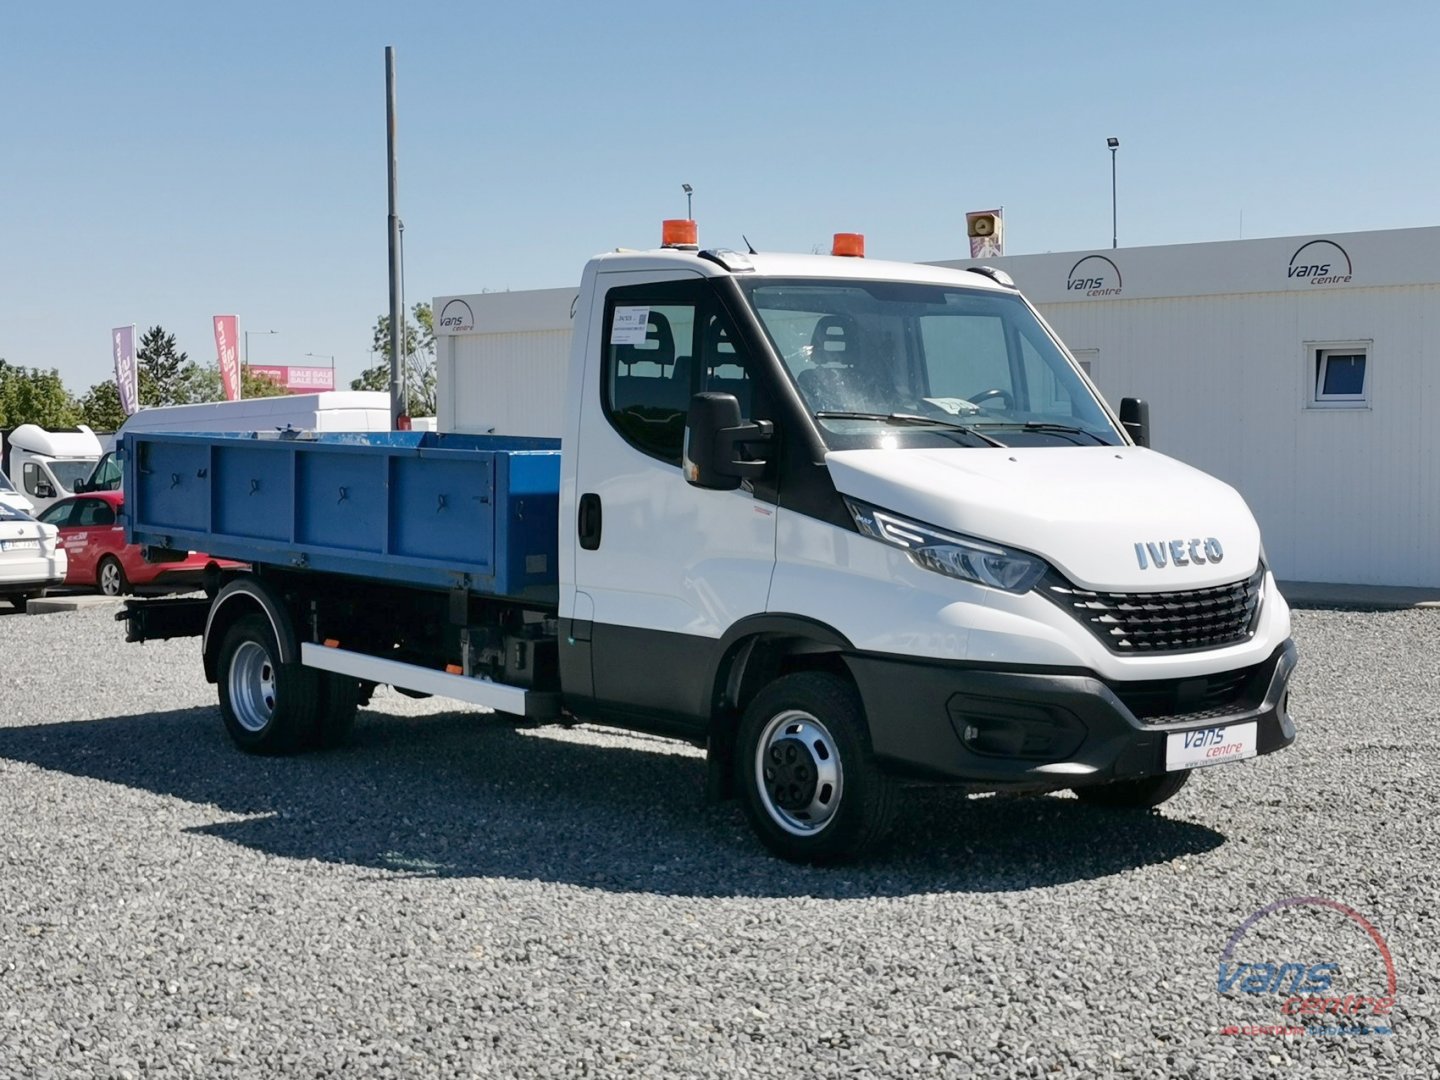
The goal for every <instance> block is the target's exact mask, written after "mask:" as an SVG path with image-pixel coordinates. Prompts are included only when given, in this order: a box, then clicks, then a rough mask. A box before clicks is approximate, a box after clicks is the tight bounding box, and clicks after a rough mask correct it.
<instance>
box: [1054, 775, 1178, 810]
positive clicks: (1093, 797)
mask: <svg viewBox="0 0 1440 1080" xmlns="http://www.w3.org/2000/svg"><path fill="white" fill-rule="evenodd" d="M1189 779H1190V770H1189V769H1181V770H1179V771H1177V772H1171V773H1164V774H1162V775H1160V776H1146V777H1143V778H1142V779H1139V780H1117V781H1115V783H1113V784H1095V785H1094V786H1092V787H1077V788H1074V789H1073V790H1074V792H1075V797H1076V798H1077V799H1079V800H1080V801H1081V802H1083V803H1088V804H1089V805H1091V806H1103V807H1106V808H1108V809H1111V810H1148V809H1150V808H1151V807H1153V806H1159V805H1160V804H1161V803H1163V802H1164V801H1165V800H1166V799H1168V798H1170V797H1171V796H1173V795H1174V794H1175V793H1176V792H1178V791H1179V790H1180V789H1181V788H1183V787H1184V786H1185V781H1187V780H1189Z"/></svg>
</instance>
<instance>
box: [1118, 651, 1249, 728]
mask: <svg viewBox="0 0 1440 1080" xmlns="http://www.w3.org/2000/svg"><path fill="white" fill-rule="evenodd" d="M1261 666H1263V665H1261ZM1261 666H1257V667H1252V668H1242V669H1240V670H1239V671H1222V672H1218V673H1217V674H1214V675H1201V676H1199V677H1196V678H1189V679H1152V680H1147V681H1145V682H1112V683H1109V684H1108V685H1109V687H1110V689H1111V690H1113V691H1114V692H1115V696H1116V697H1118V698H1119V699H1120V700H1121V701H1123V702H1124V703H1125V707H1126V708H1127V709H1129V710H1130V711H1131V712H1132V713H1134V714H1135V718H1136V719H1137V720H1139V721H1140V722H1141V723H1144V724H1171V723H1181V722H1193V721H1197V720H1219V719H1221V718H1223V717H1226V716H1233V715H1235V714H1236V713H1240V712H1244V711H1246V710H1247V709H1249V708H1252V707H1254V705H1255V704H1256V703H1257V700H1258V696H1259V695H1263V694H1264V691H1265V687H1264V686H1262V685H1258V682H1259V680H1258V679H1257V673H1258V672H1259V671H1260V667H1261ZM1252 681H1254V682H1256V684H1257V685H1254V686H1252V685H1251V683H1252Z"/></svg>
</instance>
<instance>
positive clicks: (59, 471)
mask: <svg viewBox="0 0 1440 1080" xmlns="http://www.w3.org/2000/svg"><path fill="white" fill-rule="evenodd" d="M48 464H49V466H50V472H51V473H52V474H53V475H54V477H55V479H56V480H58V481H59V482H60V486H61V487H63V488H64V489H65V490H66V491H74V490H75V485H76V484H78V483H79V482H80V481H81V480H84V479H85V478H86V477H87V476H89V475H90V470H91V469H93V468H95V462H94V461H93V460H91V461H86V460H83V459H82V460H80V461H56V460H55V459H54V458H51V459H50V461H49V462H48Z"/></svg>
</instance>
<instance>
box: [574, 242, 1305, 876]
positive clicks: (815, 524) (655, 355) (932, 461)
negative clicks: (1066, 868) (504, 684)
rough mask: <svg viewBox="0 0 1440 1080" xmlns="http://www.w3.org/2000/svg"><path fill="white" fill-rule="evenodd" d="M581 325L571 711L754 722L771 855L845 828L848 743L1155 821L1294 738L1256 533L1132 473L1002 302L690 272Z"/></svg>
mask: <svg viewBox="0 0 1440 1080" xmlns="http://www.w3.org/2000/svg"><path fill="white" fill-rule="evenodd" d="M580 296H581V303H582V304H583V305H584V306H583V308H582V309H581V310H579V311H578V312H577V315H576V320H577V325H576V329H575V333H574V351H573V355H572V364H571V383H570V393H569V413H568V420H567V427H566V447H567V453H566V454H565V455H564V458H563V464H562V469H563V476H562V486H561V509H560V519H561V521H562V522H564V521H574V522H576V523H577V527H576V529H575V530H573V531H567V530H562V532H561V537H560V544H561V548H560V561H561V568H562V579H561V593H560V615H561V618H562V647H561V651H560V658H561V666H562V672H563V674H564V682H565V685H566V688H567V696H568V695H570V694H571V692H572V690H574V691H578V690H579V689H580V688H582V687H583V688H584V689H585V691H586V700H585V702H584V705H583V706H582V705H581V704H580V702H579V696H578V693H577V694H576V697H575V698H574V699H573V700H575V701H576V705H575V707H576V708H577V709H579V708H582V707H583V708H585V709H588V710H590V711H592V712H593V714H594V715H597V716H599V717H601V718H604V719H607V720H611V721H614V722H627V723H630V724H632V725H633V724H634V723H636V721H637V718H644V719H646V720H648V721H649V722H651V723H653V725H654V726H655V727H656V728H657V729H660V730H666V729H669V730H672V731H677V730H678V731H680V732H688V733H690V734H701V735H704V736H705V737H707V738H708V739H711V740H712V742H713V740H715V739H716V737H717V725H716V716H717V713H724V712H726V711H727V710H728V711H729V712H731V713H732V714H734V715H735V716H737V717H739V718H740V720H739V721H738V722H737V724H736V725H735V726H734V727H733V729H732V730H733V732H734V736H735V746H734V748H733V749H732V748H726V747H722V748H721V751H722V753H725V754H729V753H735V754H738V755H740V757H741V758H743V759H745V760H744V761H742V762H741V767H740V769H739V772H738V773H736V774H735V776H736V778H737V786H738V788H739V790H740V792H741V794H742V795H744V794H745V792H746V791H747V790H748V791H749V798H748V805H749V806H750V809H751V811H752V812H751V818H752V822H753V823H754V824H755V825H756V827H757V829H758V830H759V831H760V832H761V834H762V836H767V839H768V840H769V841H770V842H771V844H772V846H774V847H776V848H777V849H779V850H786V851H790V850H794V849H797V848H804V847H805V846H806V845H807V844H809V843H811V842H813V841H816V840H817V839H818V837H819V836H821V835H823V833H824V831H825V830H826V829H828V828H831V827H835V826H837V825H840V824H842V823H841V822H839V820H838V817H839V815H840V806H841V805H842V803H841V795H840V791H839V787H840V785H839V782H838V780H837V781H836V782H835V783H834V784H833V785H832V788H831V792H830V794H829V795H828V796H827V794H826V786H825V781H824V777H825V776H827V775H828V773H827V766H826V764H825V763H826V760H827V758H826V754H827V753H832V754H833V753H834V752H835V751H834V748H835V745H836V744H837V743H838V742H839V741H841V740H842V739H844V738H849V739H850V740H851V741H852V742H854V743H858V744H860V745H862V746H866V747H867V750H868V752H870V753H873V756H874V760H875V761H876V763H877V764H878V767H879V769H880V770H881V771H883V772H885V773H887V774H889V775H891V776H894V777H914V778H919V779H931V780H936V779H939V780H961V781H964V782H967V783H970V784H978V785H981V786H991V787H994V788H1008V789H1015V788H1027V787H1028V788H1032V789H1044V788H1055V787H1074V788H1076V789H1077V791H1079V792H1080V793H1082V795H1084V796H1085V797H1090V798H1093V799H1095V800H1097V801H1102V802H1110V803H1127V804H1142V805H1153V804H1154V803H1157V802H1159V801H1163V799H1165V798H1168V797H1169V796H1170V795H1172V794H1174V792H1175V791H1177V790H1178V788H1179V786H1180V784H1181V783H1183V781H1184V779H1185V777H1187V776H1188V775H1189V771H1190V769H1191V768H1193V767H1197V766H1201V765H1207V764H1211V763H1214V762H1217V761H1222V760H1230V759H1232V758H1233V759H1238V758H1241V757H1250V756H1253V755H1254V754H1257V753H1265V752H1268V751H1271V750H1275V749H1279V748H1280V747H1282V746H1285V745H1288V743H1289V742H1290V741H1291V740H1292V739H1293V737H1294V728H1293V725H1292V724H1291V721H1290V719H1289V717H1288V714H1287V713H1286V710H1285V687H1286V683H1287V680H1288V677H1289V673H1290V671H1291V669H1292V667H1293V664H1294V656H1295V652H1294V647H1293V645H1292V644H1291V643H1290V619H1289V612H1288V609H1287V607H1286V604H1285V601H1284V599H1283V598H1282V597H1281V596H1280V594H1279V592H1278V591H1277V589H1276V588H1275V583H1274V580H1273V578H1272V576H1271V574H1270V572H1269V569H1268V567H1267V566H1266V565H1265V562H1264V557H1263V553H1262V548H1261V544H1260V534H1259V530H1258V528H1257V526H1256V523H1255V521H1254V518H1253V517H1252V515H1251V513H1250V511H1249V510H1248V508H1247V507H1246V506H1245V504H1244V502H1243V500H1242V499H1241V497H1240V496H1239V495H1238V493H1236V492H1235V491H1234V490H1233V489H1232V488H1230V487H1228V486H1227V485H1225V484H1223V483H1221V482H1219V481H1217V480H1215V479H1213V478H1211V477H1209V476H1206V475H1204V474H1202V473H1200V472H1199V471H1197V470H1195V469H1193V468H1190V467H1189V466H1186V465H1184V464H1182V463H1180V462H1178V461H1174V460H1172V459H1169V458H1166V457H1164V456H1162V455H1160V454H1158V453H1155V452H1153V451H1151V450H1149V449H1147V448H1146V447H1145V446H1143V445H1140V444H1139V443H1140V442H1141V441H1148V439H1147V438H1146V432H1145V431H1144V421H1143V420H1142V419H1140V418H1141V417H1143V416H1144V411H1145V410H1144V409H1143V406H1142V405H1141V404H1140V403H1135V402H1131V403H1127V404H1128V405H1129V406H1130V407H1129V409H1128V410H1127V412H1128V413H1129V414H1130V416H1131V417H1133V419H1132V420H1131V426H1130V427H1127V425H1126V424H1125V423H1122V421H1121V418H1120V416H1118V415H1116V413H1115V412H1113V411H1112V410H1111V409H1110V407H1109V406H1108V405H1107V404H1106V402H1105V401H1104V400H1103V399H1102V398H1101V396H1100V395H1099V393H1098V392H1097V391H1096V390H1095V388H1094V386H1093V385H1092V384H1091V383H1090V381H1089V379H1088V378H1087V376H1086V375H1085V373H1084V372H1083V371H1082V370H1081V368H1080V366H1079V365H1078V363H1076V362H1075V360H1074V359H1073V357H1072V356H1070V354H1069V353H1068V352H1067V351H1066V350H1065V348H1064V346H1063V345H1062V344H1061V343H1060V341H1059V340H1058V338H1057V337H1056V335H1055V334H1054V333H1053V332H1052V331H1051V330H1050V329H1049V327H1048V326H1046V324H1045V323H1044V320H1043V319H1042V318H1041V317H1040V316H1039V314H1038V313H1037V312H1036V311H1035V310H1034V308H1033V307H1032V306H1031V305H1030V304H1029V303H1028V302H1027V301H1026V300H1025V299H1024V298H1023V297H1022V296H1021V295H1020V293H1019V292H1018V291H1017V290H1016V289H1015V288H1014V286H1013V284H1012V283H1010V282H1009V280H1008V278H1006V277H1005V276H1004V275H1003V274H999V273H996V272H993V271H989V270H985V269H977V270H970V271H955V270H948V269H941V268H933V267H926V266H917V265H911V264H899V263H884V262H876V261H872V260H867V259H864V258H858V257H848V258H847V257H840V256H834V255H832V256H803V255H769V254H750V255H737V254H734V253H728V252H699V251H695V250H687V249H685V248H672V249H670V250H667V251H661V252H651V253H639V254H636V253H618V254H613V255H606V256H602V257H600V258H597V259H595V260H593V261H592V262H591V263H590V265H589V266H588V267H587V268H586V271H585V275H584V279H583V284H582V288H581V293H580ZM1132 429H1133V430H1132ZM571 568H573V571H572V574H571V576H570V577H569V578H568V579H567V578H566V577H565V573H564V572H565V571H566V570H571ZM762 695H770V697H769V698H768V703H767V704H766V705H765V706H764V708H762V709H761V710H760V714H761V715H759V716H758V717H751V718H749V722H748V724H747V722H746V718H745V714H746V713H747V710H749V709H750V708H751V707H753V705H754V702H755V701H756V700H757V699H758V698H759V697H761V696H762ZM837 701H844V702H847V703H848V707H849V710H850V711H851V712H852V713H853V714H854V715H855V716H859V717H863V721H861V722H857V723H855V724H853V725H849V726H851V727H853V729H854V730H853V731H851V732H850V733H849V734H848V735H842V732H841V730H840V727H844V726H846V725H844V724H842V725H840V727H836V726H833V725H832V724H830V723H829V722H828V721H826V720H825V719H824V711H825V709H826V708H827V707H833V705H834V702H837ZM840 711H841V713H844V712H846V710H844V709H842V710H840ZM1216 717H1233V718H1236V719H1237V720H1238V719H1242V718H1243V722H1242V723H1240V724H1238V725H1236V726H1234V727H1233V728H1232V727H1227V728H1223V729H1222V728H1216V727H1215V726H1214V724H1213V719H1214V718H1216ZM718 730H724V728H723V726H722V727H721V728H719V729H718ZM1187 732H1188V734H1187ZM1176 736H1178V737H1176ZM1232 736H1233V737H1232ZM712 748H713V747H712ZM757 755H759V757H758V758H757ZM777 755H778V756H781V757H786V758H787V760H788V759H794V760H798V761H799V762H800V764H799V765H798V766H796V767H797V768H798V769H799V770H800V773H799V774H798V775H799V777H800V778H799V779H798V780H797V779H796V778H795V776H794V775H791V774H790V773H788V772H786V771H785V770H784V769H779V771H778V772H777V771H776V769H772V768H770V767H769V766H767V765H766V764H764V763H763V761H762V759H764V760H768V757H770V756H777ZM777 768H778V766H777ZM777 776H778V777H779V779H775V777H777ZM767 781H772V782H773V783H772V786H771V788H769V789H768V790H767V788H766V783H767ZM845 831H848V830H847V829H840V828H837V832H845ZM817 846H823V845H817Z"/></svg>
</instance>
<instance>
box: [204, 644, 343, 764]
mask: <svg viewBox="0 0 1440 1080" xmlns="http://www.w3.org/2000/svg"><path fill="white" fill-rule="evenodd" d="M216 675H217V679H216V681H217V682H218V684H219V687H220V715H221V717H222V718H223V719H224V721H225V730H226V731H227V732H229V734H230V738H231V739H232V740H233V741H234V743H235V745H237V746H239V747H240V749H242V750H246V751H249V752H250V753H252V754H288V753H293V752H294V751H296V750H299V749H302V748H303V747H304V745H305V744H306V743H307V742H308V741H309V740H310V739H311V737H312V734H313V733H314V731H315V730H316V725H317V717H318V714H319V711H320V708H321V700H320V698H321V688H320V681H319V679H318V677H317V676H318V673H317V672H316V671H314V670H313V669H311V668H307V667H302V666H301V665H300V664H295V663H291V664H282V663H281V662H280V647H279V645H278V644H277V643H276V641H275V633H274V631H273V630H271V628H270V622H269V620H268V619H266V618H265V616H263V615H246V616H245V617H244V618H241V619H237V620H235V625H234V626H232V627H230V629H229V630H228V631H227V632H226V634H225V640H224V643H223V644H222V645H221V646H220V656H219V663H218V665H217V670H216Z"/></svg>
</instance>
